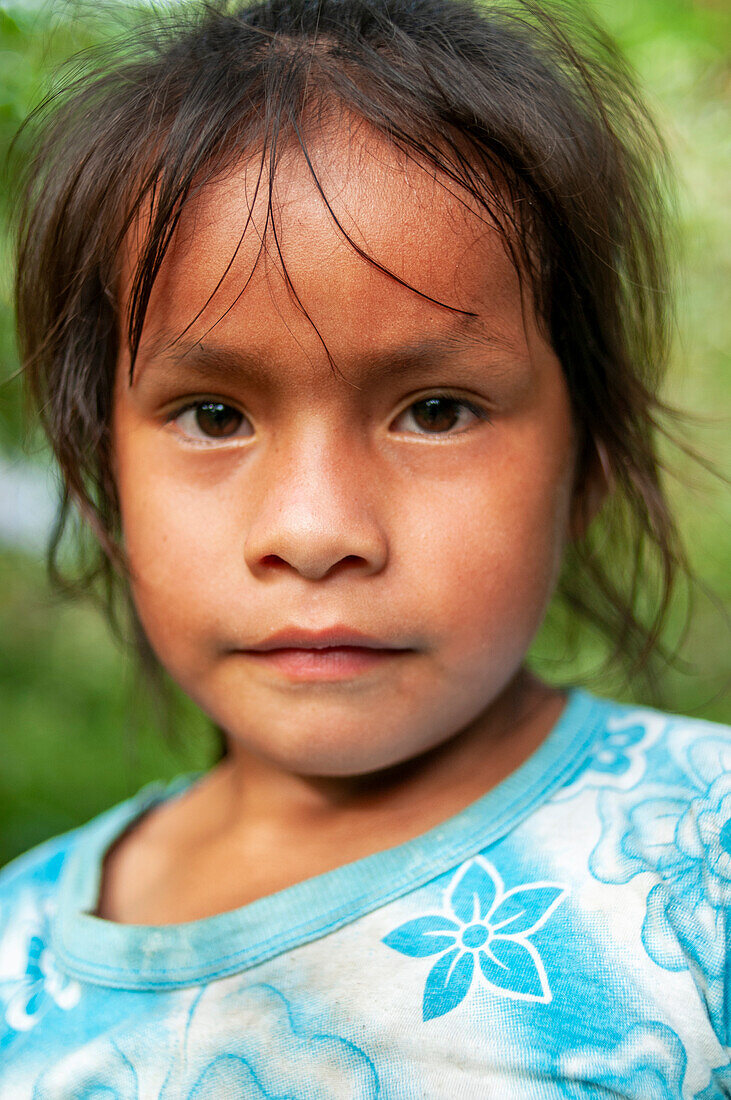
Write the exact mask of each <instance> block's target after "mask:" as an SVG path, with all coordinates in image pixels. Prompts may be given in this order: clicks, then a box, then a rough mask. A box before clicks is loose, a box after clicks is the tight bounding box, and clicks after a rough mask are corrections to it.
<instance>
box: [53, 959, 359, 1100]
mask: <svg viewBox="0 0 731 1100" xmlns="http://www.w3.org/2000/svg"><path fill="white" fill-rule="evenodd" d="M295 1016H296V1013H295V1010H294V1006H293V1005H292V1004H291V1003H290V1002H289V1001H288V999H287V997H286V996H285V995H284V994H283V993H282V992H281V990H279V989H276V988H275V987H274V986H272V985H269V984H265V983H254V984H250V985H246V986H244V987H243V988H241V986H240V985H238V984H237V979H233V980H232V979H225V980H222V981H220V982H216V983H213V984H211V985H209V986H206V987H205V988H204V989H202V990H200V989H192V990H185V991H177V992H175V993H173V994H171V995H169V1008H168V1010H167V1011H166V1013H165V1015H164V1016H162V1017H161V1018H156V1022H155V1030H156V1035H157V1044H158V1051H159V1054H158V1056H157V1057H156V1058H154V1059H151V1058H150V1056H149V1054H150V1038H149V1024H148V1023H147V1021H146V1020H145V1019H144V1017H143V1018H142V1019H140V1020H139V1021H138V1022H137V1024H136V1026H130V1025H129V1024H127V1025H126V1026H125V1027H124V1028H123V1029H119V1030H118V1032H117V1033H116V1034H115V1033H113V1032H112V1033H110V1034H106V1035H102V1036H100V1037H99V1039H97V1040H92V1041H91V1042H88V1043H87V1044H85V1045H84V1046H83V1047H81V1048H80V1049H78V1050H76V1051H74V1052H73V1053H72V1054H69V1055H68V1056H67V1057H64V1058H61V1059H60V1060H59V1061H57V1062H56V1063H55V1064H54V1065H53V1066H51V1067H50V1069H49V1070H48V1071H47V1072H46V1073H44V1074H43V1075H42V1077H41V1079H40V1080H39V1081H38V1082H37V1084H36V1085H35V1088H34V1091H33V1100H58V1098H59V1097H62V1096H63V1097H66V1096H68V1097H71V1096H74V1097H87V1096H88V1097H91V1096H96V1095H97V1090H98V1091H99V1095H100V1096H101V1095H102V1094H103V1096H104V1098H105V1100H146V1098H147V1097H153V1096H154V1097H155V1100H222V1098H223V1097H241V1100H293V1098H294V1097H300V1096H307V1097H308V1100H332V1098H333V1097H338V1098H339V1100H376V1097H378V1096H379V1095H380V1085H379V1080H378V1075H377V1073H376V1070H375V1067H374V1065H373V1062H372V1061H371V1059H370V1058H369V1057H368V1055H367V1054H366V1053H365V1052H364V1051H363V1050H361V1049H360V1047H358V1046H356V1045H355V1044H354V1043H351V1042H349V1041H348V1040H347V1039H344V1038H341V1037H340V1036H339V1035H333V1034H329V1033H324V1032H319V1033H317V1032H313V1031H312V1029H311V1028H309V1027H305V1026H303V1025H301V1024H300V1023H298V1022H297V1021H296V1019H295Z"/></svg>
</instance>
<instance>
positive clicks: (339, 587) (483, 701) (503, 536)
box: [113, 130, 575, 776]
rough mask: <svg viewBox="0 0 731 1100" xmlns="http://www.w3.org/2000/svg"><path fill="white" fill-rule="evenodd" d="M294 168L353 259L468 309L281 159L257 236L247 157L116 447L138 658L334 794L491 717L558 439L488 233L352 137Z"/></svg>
mask: <svg viewBox="0 0 731 1100" xmlns="http://www.w3.org/2000/svg"><path fill="white" fill-rule="evenodd" d="M314 154H315V167H316V169H317V172H318V175H319V177H320V180H321V182H322V184H323V187H324V190H325V193H326V194H327V196H328V198H329V201H330V203H331V206H332V209H333V212H334V214H335V216H336V217H337V219H338V221H339V222H340V224H341V225H342V226H343V228H344V229H345V230H346V231H347V232H348V233H349V234H350V236H351V237H352V238H353V240H354V241H355V242H356V244H357V245H358V246H360V247H361V248H362V249H363V250H365V252H366V253H367V254H368V255H369V256H371V257H373V258H374V259H375V260H376V261H377V262H378V264H380V265H382V266H383V267H384V268H386V269H388V271H390V272H392V273H393V274H394V275H396V276H397V277H398V279H400V280H403V282H405V283H407V284H409V285H410V287H414V288H416V289H417V290H420V291H422V292H423V294H425V295H428V296H429V298H430V299H436V300H438V301H439V302H442V303H447V304H449V305H450V306H453V307H456V310H461V311H467V314H465V313H463V312H457V311H456V310H450V309H447V308H444V307H443V306H441V305H438V304H435V302H434V301H430V300H427V298H425V297H423V296H420V295H419V294H417V293H415V292H414V290H412V289H409V288H408V287H406V286H404V285H402V284H401V283H399V282H397V281H395V280H394V279H393V278H390V277H389V276H388V275H387V274H385V273H384V272H383V271H382V270H379V268H378V267H376V266H374V265H373V264H371V263H368V262H367V261H366V260H364V259H363V258H362V257H361V256H359V255H358V253H357V252H356V251H355V249H354V248H353V247H352V246H351V245H350V244H348V242H347V241H346V240H345V239H344V237H343V234H342V233H341V231H340V230H339V229H338V227H337V225H336V224H335V222H334V219H333V217H332V216H331V214H330V213H329V212H328V210H327V208H326V206H325V205H324V203H323V201H322V198H321V197H320V195H319V193H318V191H317V188H316V186H315V184H314V182H313V180H312V178H311V176H310V174H309V171H308V169H307V166H306V164H305V163H304V161H303V159H302V157H301V156H300V155H298V154H296V153H295V152H292V153H291V154H290V155H289V156H288V158H287V160H286V161H285V162H283V164H282V165H281V168H280V170H279V171H278V175H277V177H276V180H275V186H274V206H275V210H276V215H277V234H276V236H277V240H276V241H275V236H274V233H273V232H272V228H271V225H270V226H269V227H268V229H267V233H266V236H264V230H265V221H266V203H265V198H264V196H265V195H266V192H267V186H268V181H267V180H266V178H264V179H262V181H261V183H260V186H259V190H258V194H256V195H255V190H256V179H257V174H258V173H257V166H256V165H252V164H248V165H242V166H241V168H240V170H238V171H237V173H236V174H231V175H230V176H229V177H227V178H225V179H224V180H222V181H221V182H219V183H217V184H215V185H214V186H211V187H210V188H209V189H208V190H206V191H205V192H204V193H203V195H202V197H200V198H199V199H198V200H197V201H196V204H195V206H189V208H188V209H186V211H185V216H184V218H183V222H182V224H181V225H180V227H179V229H178V231H177V234H176V237H175V240H174V242H173V246H172V247H171V249H170V251H169V252H168V255H167V257H166V259H165V262H164V264H163V267H162V270H161V273H160V275H159V277H158V279H157V282H156V284H155V288H154V293H153V295H152V299H151V302H150V308H149V311H148V314H147V319H146V323H145V329H144V334H143V340H142V345H141V350H140V356H139V359H138V362H137V364H136V368H135V377H134V383H133V385H132V386H129V385H128V367H129V363H128V360H127V359H126V357H125V356H122V357H121V358H120V363H119V369H118V377H117V383H116V395H115V411H114V422H113V438H114V450H115V468H116V478H117V484H118V490H119V498H120V503H121V511H122V522H123V530H124V540H125V546H126V550H127V553H128V557H129V561H130V566H131V571H132V577H133V593H134V598H135V602H136V605H137V608H138V611H139V615H140V618H141V621H142V623H143V625H144V628H145V630H146V632H147V634H148V637H149V639H150V641H151V643H152V645H153V647H154V649H155V650H156V652H157V654H158V656H159V658H160V660H161V661H162V662H163V664H164V665H165V666H166V667H167V669H168V670H169V672H170V673H171V675H172V676H173V677H174V679H175V680H177V681H178V683H179V684H180V685H181V686H182V688H183V689H184V690H185V691H186V692H187V693H188V694H189V695H190V696H192V698H193V699H194V700H196V702H197V703H198V704H199V705H200V706H201V707H202V708H203V710H204V711H206V712H207V713H208V714H209V715H210V716H211V718H213V719H214V720H215V721H216V722H217V723H219V724H220V725H221V726H222V727H223V729H224V730H226V732H227V734H228V736H229V740H230V741H231V743H232V746H233V747H234V749H235V748H236V746H239V747H241V748H242V749H244V748H245V749H246V750H248V751H249V752H253V753H255V754H257V755H259V756H262V757H264V758H266V759H268V760H269V761H270V762H272V763H274V764H276V765H277V766H279V767H282V768H285V769H287V770H291V771H293V772H296V773H299V774H308V775H323V776H325V775H330V776H347V775H357V774H364V773H366V772H369V771H373V770H376V769H379V768H383V767H386V766H388V765H391V764H395V763H398V762H401V761H404V760H407V759H409V758H411V757H414V756H416V755H417V754H420V753H422V752H424V751H425V750H427V749H429V748H432V747H434V746H436V745H438V744H441V743H444V742H446V741H447V740H448V739H450V738H451V737H453V736H454V735H455V734H456V733H458V732H459V731H461V730H462V729H464V728H465V727H467V726H469V725H472V724H473V723H475V722H480V721H483V720H486V719H487V718H488V717H489V715H490V711H491V708H492V707H493V705H494V704H495V702H496V700H497V699H498V698H499V697H500V696H501V694H502V693H503V692H504V691H505V689H506V688H508V687H509V685H510V684H511V682H512V681H513V680H514V678H515V677H516V674H517V673H518V672H519V670H520V669H521V665H522V661H523V658H524V656H525V653H526V651H527V649H528V647H529V644H530V642H531V640H532V638H533V636H534V634H535V632H536V630H537V628H538V626H539V625H540V623H541V621H542V619H543V617H544V613H545V611H546V607H547V604H548V602H549V599H550V597H551V594H552V592H553V589H554V586H555V584H556V580H557V576H558V573H559V567H560V563H561V559H562V554H563V551H564V547H565V544H566V541H567V538H568V537H569V531H570V528H571V523H572V516H571V513H572V487H573V482H574V468H575V443H574V437H573V432H572V423H571V416H570V409H569V397H568V393H567V388H566V384H565V382H564V377H563V374H562V371H561V367H560V365H559V363H558V361H557V359H556V357H555V355H554V354H553V353H552V351H551V349H550V347H549V346H548V345H547V343H546V342H545V341H544V339H543V338H542V337H541V336H540V335H539V333H538V330H537V325H536V321H535V317H534V314H533V311H532V309H531V307H530V305H529V304H527V303H525V308H524V302H523V301H522V300H521V292H520V287H519V283H518V279H517V277H516V274H515V271H514V269H513V267H512V266H511V264H510V262H509V260H508V258H507V257H506V255H505V253H504V251H503V247H502V245H501V241H500V239H499V237H498V235H497V233H496V232H495V231H494V230H493V229H492V228H491V227H490V226H489V225H488V224H487V223H486V222H485V221H482V220H480V218H479V217H478V216H476V214H474V213H472V212H470V211H469V210H467V209H466V208H465V206H464V204H463V203H461V202H460V201H459V200H458V198H457V197H455V195H454V194H453V193H452V192H450V190H448V189H447V188H446V187H445V186H444V185H443V183H442V182H440V181H439V180H434V179H433V178H432V177H431V176H430V175H429V174H428V173H427V172H426V171H424V170H422V169H420V168H419V167H417V166H416V165H414V164H413V163H411V162H405V161H404V160H403V158H401V157H400V156H399V155H398V154H397V153H396V152H395V151H394V150H393V149H392V148H391V147H390V146H388V145H387V144H385V143H383V142H381V141H379V140H378V139H376V138H374V137H373V136H371V137H368V136H364V134H363V132H362V130H361V131H360V132H359V133H358V134H356V135H353V133H349V134H344V135H343V134H339V133H334V134H331V135H330V137H329V138H328V139H327V140H323V141H321V142H320V143H319V144H318V146H317V147H316V149H315V150H314ZM249 216H251V221H250V223H249V225H248V228H247V230H246V234H245V236H244V238H243V241H242V243H241V245H240V247H239V248H238V251H236V248H237V244H238V242H239V240H240V238H241V234H242V230H243V227H244V224H245V222H246V219H247V217H249ZM262 237H264V245H263V246H262ZM280 250H281V251H280ZM234 253H235V259H234V261H233V263H230V261H231V257H232V255H234ZM282 257H283V258H284V263H285V265H286V271H287V274H288V280H291V282H289V281H288V280H287V279H286V278H285V276H284V274H283V267H282ZM229 264H230V266H229ZM224 272H225V277H224V278H223V281H222V282H221V279H222V275H223V274H224ZM219 284H220V285H219ZM214 292H215V293H214ZM303 308H304V310H306V311H307V314H308V315H309V318H310V319H311V320H308V319H307V317H306V316H305V315H304V313H303ZM472 314H474V316H472ZM315 326H316V327H315ZM325 346H326V347H327V349H328V350H329V352H330V355H331V356H332V359H333V360H334V362H335V364H336V367H337V370H333V368H332V366H331V363H330V362H329V361H328V357H327V353H326V351H325ZM312 634H317V635H319V637H315V638H313V637H312V636H311V635H312ZM278 635H279V637H277V636H278ZM361 635H363V636H365V639H363V638H362V637H361ZM267 646H268V647H269V648H268V649H267V648H264V649H262V648H261V647H267ZM318 646H319V647H323V646H324V647H325V648H317V647H318ZM348 647H350V648H348Z"/></svg>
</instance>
